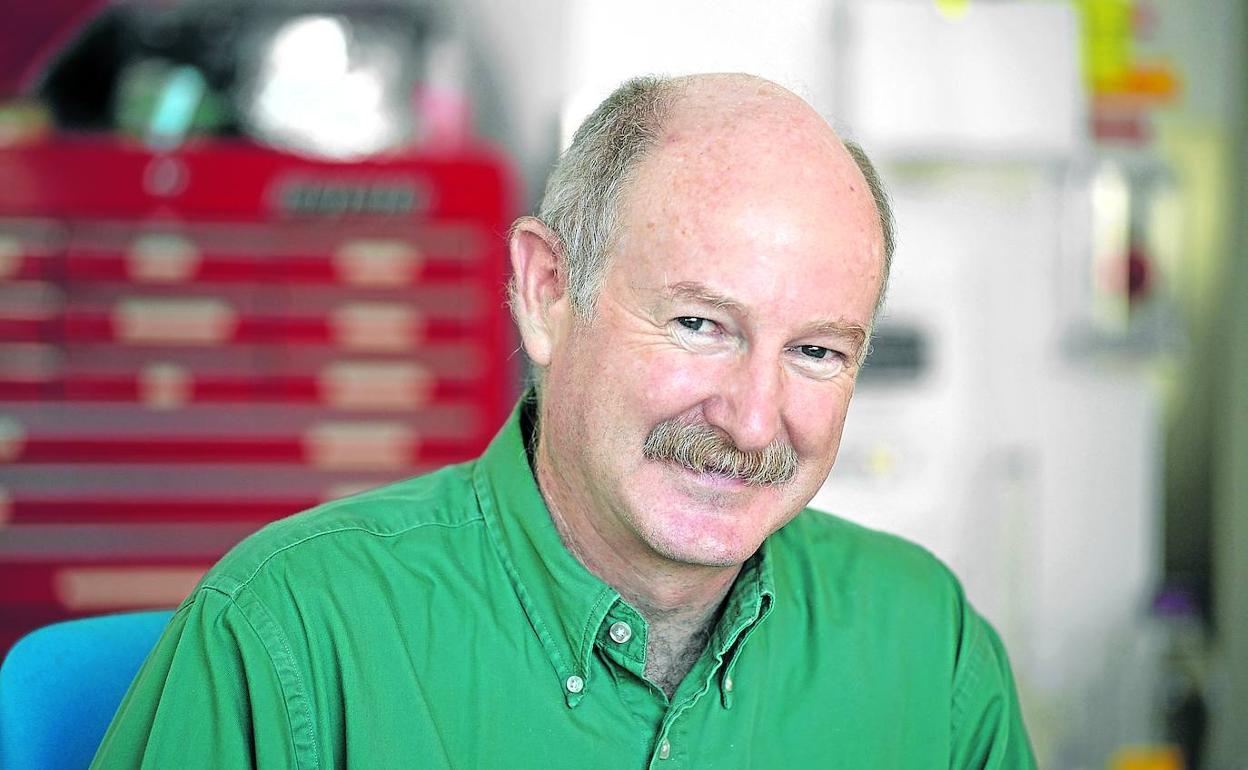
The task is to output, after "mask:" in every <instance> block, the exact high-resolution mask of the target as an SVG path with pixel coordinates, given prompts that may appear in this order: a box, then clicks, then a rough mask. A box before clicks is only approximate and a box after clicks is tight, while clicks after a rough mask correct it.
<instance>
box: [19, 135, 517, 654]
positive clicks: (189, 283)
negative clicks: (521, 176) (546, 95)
mask: <svg viewBox="0 0 1248 770" xmlns="http://www.w3.org/2000/svg"><path fill="white" fill-rule="evenodd" d="M512 189H513V185H512V178H511V175H510V171H509V169H508V167H507V165H506V164H505V163H504V162H503V161H502V159H501V158H500V157H499V156H497V155H496V154H495V153H493V152H492V151H490V150H489V149H487V148H468V149H464V150H462V151H457V152H456V153H455V154H449V153H448V154H437V155H430V154H412V155H400V156H391V157H385V158H377V159H372V160H367V161H363V162H358V163H350V164H344V163H333V162H326V161H320V160H312V159H306V158H300V157H295V156H291V155H286V154H282V153H280V152H276V151H273V150H269V149H265V148H263V147H259V146H256V145H252V144H249V143H246V142H243V141H222V140H215V139H214V140H200V141H195V142H192V143H188V144H187V145H184V146H182V147H180V148H178V149H176V150H174V151H171V152H169V153H167V154H157V153H155V152H153V151H152V150H149V149H147V148H145V147H143V146H141V145H138V144H136V143H133V142H132V141H127V140H121V139H116V138H111V137H110V138H103V137H77V138H73V137H69V138H66V137H57V138H54V139H52V140H50V141H47V142H44V143H37V144H33V145H27V146H23V147H9V148H0V528H3V529H2V530H0V532H2V533H3V536H0V618H3V620H0V651H3V650H6V649H7V647H8V646H9V645H10V644H11V643H12V642H13V641H15V640H16V638H17V636H18V635H19V634H20V633H22V632H24V631H26V630H29V629H30V628H32V627H33V626H34V625H38V624H41V623H46V622H49V621H51V620H55V619H58V618H67V617H72V616H76V615H80V614H90V613H94V612H101V611H106V610H109V609H133V608H138V607H143V606H151V605H153V604H156V605H160V606H170V602H171V597H173V594H176V593H177V592H178V591H182V590H184V589H185V587H186V586H185V585H183V584H185V583H186V582H187V580H188V579H189V578H190V577H193V574H192V573H194V572H195V571H196V570H198V571H199V572H202V570H203V569H204V568H206V567H207V565H210V564H211V563H212V562H213V561H215V560H216V559H217V558H219V557H220V556H221V555H222V553H223V552H224V550H225V549H226V548H228V547H229V545H231V544H232V543H233V542H236V540H237V539H238V538H239V537H242V536H243V535H245V534H246V533H247V532H248V531H251V530H252V529H255V528H256V527H258V526H260V525H262V524H263V523H265V522H267V521H270V520H272V519H274V518H279V517H281V516H284V515H287V514H290V513H294V512H295V511H296V510H298V509H300V508H304V507H308V506H310V505H314V504H315V503H317V502H319V501H323V500H326V499H329V498H332V497H335V496H340V495H342V494H345V493H348V492H351V491H357V490H359V489H362V488H366V487H368V486H373V485H376V484H379V483H383V482H385V481H387V480H390V479H397V478H401V477H404V476H408V475H413V474H415V473H419V472H424V471H427V470H430V469H432V468H435V467H437V466H439V465H442V464H445V463H448V462H455V461H459V460H463V459H468V458H470V457H472V456H475V455H476V454H478V453H479V452H480V451H481V450H482V449H483V448H484V447H485V445H486V444H487V443H488V441H489V439H490V437H491V436H492V435H493V434H494V432H495V431H496V430H497V428H498V426H499V425H500V424H501V423H502V421H503V420H504V419H505V417H506V415H507V412H508V410H509V409H510V406H511V403H512V400H513V399H514V397H515V394H516V392H517V386H518V374H519V372H518V367H519V363H518V361H517V360H516V359H515V358H514V357H513V356H512V355H511V354H512V352H513V351H514V350H515V342H514V336H513V331H512V327H511V322H510V318H509V316H508V313H507V311H506V307H505V304H504V296H503V294H504V287H505V285H506V278H507V267H506V254H505V242H504V235H505V233H506V229H507V227H508V225H509V223H510V219H511V214H512V201H511V196H510V191H511V190H512ZM188 527H190V528H191V530H187V528H188ZM119 531H124V532H126V533H128V534H127V536H126V538H125V542H126V543H128V546H127V548H126V549H124V551H125V552H124V553H123V552H121V551H119V550H118V540H117V538H116V537H111V536H106V535H108V534H109V533H114V534H115V533H116V532H119ZM188 531H192V532H193V533H194V535H193V536H189V537H188V536H187V535H186V532H188ZM84 565H86V566H84ZM169 576H175V577H177V579H171V578H169ZM162 581H165V582H167V583H168V584H170V585H173V586H175V588H176V590H174V591H173V593H172V594H171V593H170V591H163V592H162V591H159V590H155V589H154V588H153V586H158V585H160V584H161V582H162ZM179 581H181V582H179ZM173 598H176V597H173ZM175 603H176V602H175Z"/></svg>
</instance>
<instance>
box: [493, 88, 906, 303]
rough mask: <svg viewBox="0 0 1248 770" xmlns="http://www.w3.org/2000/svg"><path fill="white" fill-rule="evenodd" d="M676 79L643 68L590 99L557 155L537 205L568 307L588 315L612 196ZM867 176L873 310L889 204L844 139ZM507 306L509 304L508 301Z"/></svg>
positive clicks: (598, 284) (654, 130)
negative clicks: (875, 244) (878, 249)
mask: <svg viewBox="0 0 1248 770" xmlns="http://www.w3.org/2000/svg"><path fill="white" fill-rule="evenodd" d="M681 82H682V81H681V80H680V79H676V78H667V77H658V76H646V77H639V78H634V79H632V80H629V81H627V82H625V83H624V84H623V85H621V86H620V87H619V88H617V89H616V90H615V91H614V92H612V93H611V95H610V96H608V97H607V98H606V99H605V100H604V101H603V102H602V103H601V104H599V105H598V107H597V108H596V109H594V111H593V112H592V113H590V115H589V117H587V118H586V119H585V122H584V123H582V124H581V127H580V128H578V129H577V131H576V134H575V135H574V136H573V137H572V144H571V145H570V146H569V147H568V149H567V150H565V151H564V153H563V155H562V156H560V158H559V161H558V162H557V163H556V164H555V168H554V170H553V171H552V172H551V175H550V178H549V179H548V180H547V182H546V192H545V195H543V197H542V203H541V207H540V209H539V210H538V219H540V220H541V221H542V222H543V223H544V224H545V225H546V226H547V227H549V228H550V229H551V230H552V231H553V232H554V233H555V235H556V236H557V237H558V239H559V244H558V247H559V258H560V260H561V261H562V263H563V267H564V270H565V271H566V277H565V280H566V281H567V290H568V294H569V298H570V300H571V305H572V309H573V312H574V313H575V314H576V315H577V316H578V317H579V318H581V319H587V318H590V317H591V316H592V315H593V312H594V307H595V305H596V303H597V300H598V294H599V292H600V291H601V290H602V284H603V281H604V280H605V278H606V273H607V257H608V255H609V254H610V251H611V239H612V237H613V235H614V234H615V231H616V228H615V225H616V219H617V217H618V214H619V202H620V198H621V195H622V193H623V191H624V190H625V189H626V188H627V186H628V184H629V183H630V182H631V181H632V180H633V178H634V177H635V176H636V170H637V167H638V166H639V165H640V161H641V160H642V159H643V158H644V156H645V154H646V153H647V152H648V151H649V150H650V149H652V148H653V147H654V146H655V145H656V144H657V143H658V141H659V137H660V136H661V134H662V129H663V122H664V119H665V117H666V115H667V111H668V109H669V108H670V107H671V105H672V103H673V102H674V101H675V99H676V97H678V96H679V94H678V90H679V87H680V83H681ZM844 145H845V149H846V150H847V151H848V152H849V155H850V157H851V158H853V160H854V163H855V164H857V166H858V169H859V170H860V171H861V172H862V175H863V177H864V178H865V179H866V181H867V187H868V188H869V190H870V192H871V197H872V198H873V199H874V200H875V207H876V210H877V212H878V213H879V221H880V231H881V233H882V235H883V241H884V267H883V280H882V282H881V286H880V298H879V300H878V302H877V305H876V312H877V313H878V312H879V308H880V305H882V304H883V302H884V288H885V287H886V286H887V285H888V273H889V268H890V267H891V266H892V260H893V212H892V208H891V206H890V205H889V201H888V196H887V194H886V193H885V192H884V186H883V184H882V183H881V182H880V176H879V174H878V173H877V172H876V170H875V167H874V166H873V165H872V164H871V161H870V160H869V159H868V158H867V154H866V153H865V152H864V151H863V149H862V147H860V146H859V145H858V144H856V143H855V142H852V141H845V142H844ZM513 307H514V305H513Z"/></svg>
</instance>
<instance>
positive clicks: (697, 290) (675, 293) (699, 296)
mask: <svg viewBox="0 0 1248 770" xmlns="http://www.w3.org/2000/svg"><path fill="white" fill-rule="evenodd" d="M663 294H664V296H666V297H667V298H668V299H685V300H692V301H694V302H701V303H703V304H705V305H710V306H711V307H715V308H719V309H720V310H727V311H729V312H733V313H738V314H740V315H743V316H748V315H749V311H747V310H746V309H745V306H744V305H742V304H741V303H740V302H737V301H736V300H735V299H732V298H731V297H726V296H724V295H723V294H720V293H718V292H716V291H714V290H712V289H711V288H710V287H709V286H707V285H705V284H702V283H698V282H697V281H681V282H680V283H673V284H669V285H667V286H664V287H663Z"/></svg>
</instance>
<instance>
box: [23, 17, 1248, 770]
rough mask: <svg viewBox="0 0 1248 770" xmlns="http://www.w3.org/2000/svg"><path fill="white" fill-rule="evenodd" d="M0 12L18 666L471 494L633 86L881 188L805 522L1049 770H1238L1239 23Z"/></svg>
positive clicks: (1246, 479)
mask: <svg viewBox="0 0 1248 770" xmlns="http://www.w3.org/2000/svg"><path fill="white" fill-rule="evenodd" d="M8 6H9V7H6V8H5V9H4V10H3V11H0V13H2V14H3V18H4V24H3V25H0V653H2V652H3V651H4V650H7V649H8V647H9V646H10V645H11V644H12V643H13V642H14V641H15V640H16V639H17V638H18V637H19V636H20V635H21V634H23V633H25V632H26V631H29V630H30V629H32V628H34V627H36V626H39V625H42V624H45V623H48V622H52V621H55V620H59V619H63V618H69V617H76V616H82V615H89V614H95V613H101V612H107V611H114V610H125V609H134V608H141V607H172V606H174V605H176V604H177V603H178V602H179V601H180V600H181V599H182V598H183V596H185V594H186V592H187V591H188V590H189V589H190V587H191V586H193V585H194V583H195V582H196V580H197V579H198V577H199V575H201V574H202V573H203V571H204V570H205V569H206V568H207V567H208V566H210V565H211V564H212V563H213V562H214V561H215V560H216V559H217V558H219V556H220V555H221V554H223V553H224V552H225V551H226V550H227V549H228V548H229V547H230V546H232V545H233V544H234V543H235V542H237V541H238V540H239V539H241V538H242V537H244V536H246V535H247V534H248V533H250V532H252V531H254V530H255V529H256V528H258V527H259V526H261V525H263V524H264V523H265V522H268V521H271V520H273V519H276V518H280V517H282V516H285V515H287V514H290V513H293V512H295V511H297V510H300V509H303V508H306V507H309V506H311V505H314V504H316V503H317V502H320V501H322V500H325V499H329V498H332V497H336V496H340V495H343V494H346V493H349V492H352V491H355V490H358V489H361V488H366V487H369V486H373V485H376V484H379V483H382V482H385V481H388V480H391V479H396V478H401V477H405V476H409V475H412V474H414V473H419V472H423V471H425V470H429V469H432V468H435V467H438V466H439V465H442V464H445V463H448V462H455V461H458V460H462V459H466V458H469V457H472V456H474V455H475V454H476V453H478V452H479V451H480V450H481V449H482V448H483V447H484V446H485V444H486V443H487V442H488V440H489V438H490V437H491V436H492V435H493V433H494V431H495V430H496V428H497V427H498V425H499V424H500V423H501V422H502V420H503V419H504V417H505V415H506V413H507V411H508V409H509V407H510V405H511V403H512V401H513V399H514V398H515V396H516V395H517V393H518V392H519V388H520V386H521V383H522V371H521V367H522V362H521V360H520V356H519V354H518V353H517V352H516V343H515V339H514V335H513V332H512V331H511V327H510V323H509V321H508V318H507V313H506V310H505V308H504V307H503V305H502V297H503V291H502V290H503V286H504V283H505V281H506V277H507V267H506V255H505V248H504V246H505V244H504V236H505V232H506V228H507V226H508V224H509V223H510V221H511V219H512V218H513V217H514V216H515V215H517V214H519V213H524V212H527V211H532V210H533V209H534V207H535V204H536V201H537V200H538V198H539V196H540V192H541V188H542V184H543V182H544V178H545V174H546V172H547V171H548V169H549V167H550V164H551V162H552V161H553V160H554V158H555V157H556V156H557V154H558V152H559V150H560V149H561V148H562V146H564V144H565V143H566V141H567V140H568V138H569V137H570V134H571V131H572V130H573V129H574V128H575V127H576V125H577V124H578V123H579V121H580V119H581V118H582V117H583V116H584V115H585V114H587V113H588V111H589V110H590V109H592V107H593V106H594V105H595V104H596V103H597V102H598V101H599V100H600V99H601V98H602V97H603V96H605V95H606V94H607V93H608V92H609V91H610V90H611V89H612V88H613V87H614V86H615V85H617V84H618V83H619V82H620V81H621V80H623V79H625V78H627V77H630V76H632V75H637V74H644V73H665V74H684V73H689V72H701V71H722V70H732V71H747V72H752V73H755V74H759V75H763V76H766V77H769V78H772V79H774V80H776V81H778V82H780V83H782V84H784V85H786V86H788V87H789V88H791V89H793V90H794V91H796V92H797V93H799V94H800V95H802V96H804V97H805V98H806V99H807V100H808V101H810V102H811V103H812V104H813V105H814V106H815V107H816V108H817V109H819V110H820V111H821V112H823V113H824V114H825V115H827V116H828V118H829V120H830V121H831V122H832V123H833V125H834V126H836V127H837V129H838V130H839V131H841V132H842V133H843V134H844V135H846V136H850V137H853V138H855V139H857V140H859V141H860V142H861V143H862V144H863V145H864V146H865V147H866V149H867V151H868V152H869V153H870V154H871V155H872V157H873V158H874V159H875V161H876V163H877V164H878V165H879V166H880V168H881V171H882V175H883V177H884V180H885V183H886V185H887V187H888V188H889V191H890V193H891V195H892V197H893V201H894V206H895V209H896V215H897V220H898V244H899V245H898V251H897V255H896V261H895V268H894V273H893V285H892V287H891V290H890V294H889V298H888V302H887V305H886V307H885V312H884V315H883V317H882V320H881V322H880V326H879V331H878V335H877V338H876V340H875V343H874V350H873V353H872V355H871V358H870V359H869V362H868V365H867V367H866V368H865V369H864V371H863V374H862V377H861V380H860V384H859V388H858V392H857V396H856V399H855V404H854V408H853V409H852V410H851V414H850V420H849V423H848V425H847V427H846V434H845V439H844V443H843V446H842V449H841V455H840V459H839V461H838V464H837V467H836V469H835V471H834V472H833V475H832V477H831V478H830V479H829V481H828V483H827V485H826V486H825V488H824V489H823V490H822V491H821V492H820V494H819V495H818V497H817V498H816V500H815V504H816V505H817V506H819V507H821V508H824V509H825V510H828V511H832V512H835V513H837V514H839V515H842V516H845V517H847V518H851V519H854V520H857V521H860V522H863V523H865V524H867V525H869V526H872V527H876V528H880V529H886V530H890V531H895V532H899V533H901V534H904V535H906V536H907V537H910V538H912V539H914V540H917V541H919V542H921V543H923V544H925V545H926V546H927V547H929V548H930V549H931V550H933V551H934V552H935V553H936V554H938V555H939V556H940V557H941V558H942V559H944V560H945V561H946V562H948V563H949V564H950V565H951V566H952V567H953V568H954V569H955V571H957V572H958V574H959V575H960V576H961V577H962V578H963V580H964V582H965V584H966V587H967V592H968V594H969V596H970V598H971V600H972V601H973V602H974V603H975V605H976V606H977V607H978V608H979V609H980V610H981V611H982V612H983V613H984V614H985V615H986V616H987V617H988V618H989V619H990V620H991V621H992V622H993V623H994V624H995V625H996V627H997V628H998V629H999V630H1000V631H1001V632H1002V635H1003V636H1004V638H1005V640H1006V643H1007V646H1008V648H1009V650H1010V653H1011V656H1012V662H1013V666H1014V670H1015V675H1016V678H1017V681H1018V686H1019V690H1020V695H1021V698H1022V703H1023V707H1024V711H1025V715H1026V719H1027V722H1028V725H1029V728H1030V730H1031V735H1032V740H1033V742H1034V744H1035V748H1036V751H1037V754H1038V756H1039V759H1040V761H1041V765H1042V766H1043V767H1046V768H1119V769H1126V768H1136V769H1144V768H1158V769H1162V768H1177V767H1189V768H1248V730H1245V729H1244V728H1245V726H1248V302H1246V301H1245V300H1248V222H1246V220H1245V218H1244V217H1243V216H1242V215H1236V214H1235V212H1237V211H1241V210H1242V209H1243V206H1244V195H1245V185H1244V182H1245V180H1246V179H1248V145H1246V144H1245V141H1244V139H1245V130H1244V129H1245V120H1246V119H1248V118H1246V113H1245V106H1246V105H1248V79H1246V78H1245V76H1244V72H1245V64H1246V63H1248V62H1246V61H1245V56H1246V54H1248V43H1246V42H1245V41H1248V34H1246V33H1248V9H1246V8H1245V6H1244V4H1243V3H1242V2H1241V0H1207V1H1206V2H1194V1H1193V0H1069V1H1068V2H1063V1H1061V0H996V1H995V2H994V1H990V0H980V1H978V2H970V1H968V0H790V2H787V3H785V4H783V6H782V8H783V10H782V11H781V10H779V8H778V7H777V6H775V5H774V4H764V3H757V2H747V1H746V0H685V1H684V2H681V3H670V2H662V1H661V0H634V2H632V3H629V4H627V6H626V7H625V6H622V5H621V4H618V3H609V2H606V1H605V0H530V2H526V3H523V4H520V3H510V2H503V1H502V0H465V2H461V3H444V2H434V1H433V0H385V1H383V0H361V1H359V2H350V1H349V0H337V1H334V2H330V1H328V0H325V1H322V0H300V1H299V2H294V1H293V0H292V1H291V2H281V1H280V0H268V1H261V0H188V1H186V2H172V1H171V0H159V1H157V0H145V1H138V0H136V1H133V2H100V1H99V0H44V2H41V3H37V4H27V3H13V4H8Z"/></svg>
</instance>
